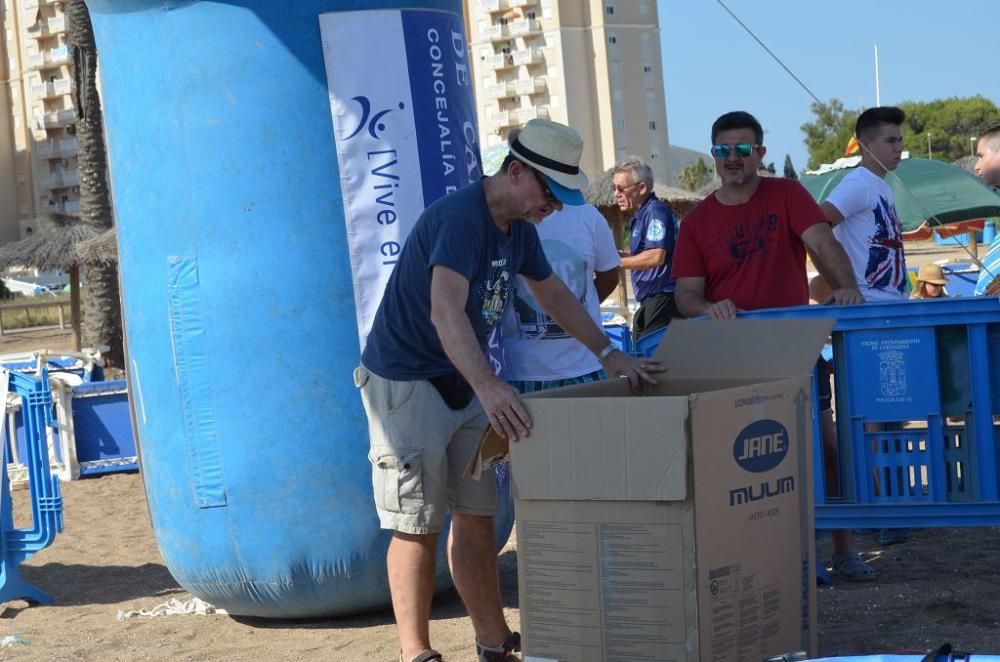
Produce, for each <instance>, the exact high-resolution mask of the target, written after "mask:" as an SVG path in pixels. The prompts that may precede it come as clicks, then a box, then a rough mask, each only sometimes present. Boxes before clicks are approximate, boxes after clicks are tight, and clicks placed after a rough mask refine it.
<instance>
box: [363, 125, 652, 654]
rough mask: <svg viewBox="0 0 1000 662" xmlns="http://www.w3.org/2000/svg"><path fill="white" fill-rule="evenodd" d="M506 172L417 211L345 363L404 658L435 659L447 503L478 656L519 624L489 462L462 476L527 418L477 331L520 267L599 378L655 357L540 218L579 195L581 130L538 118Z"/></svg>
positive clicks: (517, 136)
mask: <svg viewBox="0 0 1000 662" xmlns="http://www.w3.org/2000/svg"><path fill="white" fill-rule="evenodd" d="M509 143H510V144H509V149H510V153H509V155H508V156H507V158H506V160H505V161H504V163H503V165H502V166H501V169H500V172H498V173H497V174H495V175H493V176H492V177H486V178H484V179H482V180H481V181H479V182H476V183H474V184H471V185H469V186H467V187H465V188H463V189H461V190H459V191H456V192H455V193H453V194H451V195H449V196H446V197H444V198H442V199H441V200H438V201H437V202H435V203H434V204H432V205H431V206H430V207H428V208H427V209H426V210H425V211H424V213H423V214H422V215H421V216H420V218H419V219H418V220H417V223H416V225H415V226H414V228H413V230H412V232H411V234H410V236H409V238H408V239H407V241H406V244H405V246H404V248H403V251H402V253H401V255H400V260H399V263H398V264H397V265H396V268H395V270H394V271H393V274H392V276H391V277H390V279H389V283H388V285H387V286H386V291H385V294H384V296H383V298H382V302H381V305H380V306H379V309H378V312H377V313H376V315H375V320H374V322H373V325H372V330H371V332H370V334H369V335H368V338H367V343H366V346H365V349H364V352H363V354H362V357H361V366H359V367H358V369H357V370H356V371H355V384H357V386H358V387H359V388H360V389H361V396H362V400H363V402H364V405H365V412H366V414H367V416H368V427H369V434H370V441H371V447H370V448H371V449H370V452H369V459H370V460H371V463H372V483H373V488H374V495H375V506H376V510H377V512H378V517H379V521H380V523H381V526H382V528H384V529H391V530H393V531H394V534H393V538H392V541H391V542H390V544H389V552H388V556H387V565H388V571H389V587H390V590H391V592H392V605H393V611H394V613H395V616H396V626H397V630H398V633H399V640H400V648H401V651H400V658H401V659H402V660H405V661H406V662H413V661H414V660H418V661H419V662H431V661H433V660H440V659H441V656H440V654H439V653H437V652H436V651H434V650H433V649H432V648H431V645H430V635H429V620H430V609H431V598H432V596H433V592H434V577H435V568H434V564H435V552H436V549H437V540H438V534H439V533H440V532H441V530H442V528H443V526H444V519H445V514H446V513H447V512H449V511H450V512H451V514H452V521H451V545H450V554H449V559H450V561H451V573H452V578H453V579H454V581H455V587H456V588H457V589H458V593H459V595H460V596H461V597H462V601H463V602H464V603H465V606H466V608H467V609H468V610H469V616H470V617H471V619H472V624H473V627H474V628H475V631H476V648H477V656H478V659H479V660H481V661H484V662H493V661H499V660H507V659H508V658H509V655H510V653H511V652H512V651H514V650H518V649H519V645H520V635H518V634H517V633H512V632H511V630H510V628H509V627H508V626H507V623H506V620H505V619H504V615H503V608H502V604H501V601H500V591H499V582H498V578H497V569H496V549H495V543H496V541H495V539H494V537H495V534H494V528H493V514H494V511H495V508H496V483H495V481H494V480H493V477H494V474H493V472H492V470H490V471H486V472H484V474H486V475H485V476H484V479H482V480H478V481H476V480H471V479H466V478H464V477H463V471H464V469H465V467H466V465H467V464H468V462H469V460H470V459H471V458H472V455H473V453H475V452H476V450H477V448H478V442H479V439H480V437H481V435H482V432H483V429H484V428H485V427H486V426H487V425H492V427H493V429H494V430H495V431H496V432H497V433H499V434H501V435H503V436H505V437H506V438H507V439H509V440H510V441H517V440H519V439H520V438H522V437H527V436H528V434H529V430H530V428H531V418H530V417H529V416H528V412H527V410H526V409H525V407H524V404H523V403H522V402H521V400H520V399H519V397H518V394H517V391H515V390H514V388H513V387H511V386H510V385H509V384H507V383H506V382H505V381H503V380H501V379H499V378H498V377H497V376H496V374H495V373H494V371H493V369H492V368H491V366H490V363H489V362H488V360H487V357H486V343H487V339H488V338H489V337H490V334H491V332H492V331H493V329H494V327H495V326H496V324H497V322H498V321H499V320H500V318H501V316H502V315H503V312H504V310H505V308H506V306H507V304H508V302H509V301H510V299H511V293H512V285H513V279H514V278H516V277H517V275H518V274H520V275H523V276H524V277H525V281H526V283H527V285H528V289H529V290H530V291H531V294H532V296H534V298H535V300H536V301H537V302H538V303H539V305H540V306H541V307H542V309H543V310H544V311H545V312H546V313H547V314H548V315H549V316H550V317H552V318H553V319H554V320H556V321H557V322H558V323H559V325H560V326H561V327H562V328H563V329H565V330H566V331H568V332H569V333H570V334H572V335H573V336H574V337H575V338H576V339H577V340H579V341H580V342H581V343H583V345H585V346H586V347H587V348H588V349H589V350H590V351H591V352H593V353H594V354H595V355H596V356H597V357H598V359H599V360H600V362H601V367H602V368H603V369H604V370H605V372H606V374H608V375H611V376H615V377H619V378H627V379H628V380H629V382H630V383H631V384H632V386H633V388H636V387H638V385H639V382H640V381H642V380H645V381H648V382H653V381H654V380H653V378H652V377H651V376H650V374H649V373H651V372H659V371H662V367H661V366H660V365H659V363H658V362H656V361H651V360H648V359H647V360H644V361H643V362H642V363H640V362H639V361H638V360H636V359H634V358H632V357H629V356H626V355H625V354H623V353H621V352H619V351H616V350H615V347H614V345H613V344H611V343H610V341H609V339H608V337H607V336H606V335H605V334H604V332H603V331H602V329H601V328H600V327H599V326H598V325H597V324H595V323H594V321H593V320H592V319H591V317H590V315H589V314H588V313H587V311H586V310H585V309H584V308H583V306H582V305H581V304H580V303H579V301H577V299H576V297H575V296H574V295H573V293H572V292H571V291H570V290H569V289H568V288H567V287H566V285H564V284H563V282H562V281H561V280H560V279H559V277H558V276H556V275H555V274H553V273H552V269H551V267H550V266H549V263H548V261H547V260H546V258H545V254H544V253H543V252H542V249H541V245H540V242H539V240H538V234H537V232H536V230H535V227H534V224H535V223H540V222H541V221H542V219H543V218H544V217H545V216H546V215H548V214H549V213H551V212H552V211H554V210H556V209H561V208H562V206H563V204H583V202H584V200H583V195H582V194H581V192H580V190H581V189H582V188H584V187H585V186H586V185H587V178H586V176H585V175H584V174H583V173H582V172H581V171H580V167H579V163H580V154H581V152H582V150H583V142H582V140H581V139H580V136H579V135H578V134H577V132H576V131H574V130H573V129H571V128H569V127H567V126H563V125H561V124H557V123H555V122H549V121H548V120H532V121H531V122H529V123H528V124H527V125H526V126H525V127H524V129H522V130H521V131H517V132H512V133H511V137H510V141H509Z"/></svg>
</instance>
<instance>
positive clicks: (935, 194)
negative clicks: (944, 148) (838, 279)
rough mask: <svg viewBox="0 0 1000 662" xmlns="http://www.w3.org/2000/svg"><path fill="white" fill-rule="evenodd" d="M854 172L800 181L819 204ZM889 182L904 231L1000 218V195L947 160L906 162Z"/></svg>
mask: <svg viewBox="0 0 1000 662" xmlns="http://www.w3.org/2000/svg"><path fill="white" fill-rule="evenodd" d="M857 167H860V166H857ZM853 170H854V168H838V169H837V170H830V171H829V172H824V173H822V174H820V175H803V176H802V177H801V178H800V179H799V181H800V182H802V185H803V186H805V187H806V190H808V191H809V193H811V194H812V196H813V197H814V198H815V199H816V202H823V201H824V200H826V197H827V196H828V195H829V194H830V191H832V190H833V189H834V188H835V187H836V186H837V184H838V183H840V180H841V179H843V178H844V177H846V176H847V174H848V173H850V172H852V171H853ZM885 179H886V181H887V182H889V185H890V186H891V187H892V191H893V193H894V194H895V197H896V212H897V214H898V215H899V223H900V225H901V226H902V228H903V232H912V231H914V230H916V229H918V228H919V227H920V226H921V225H923V224H924V223H928V224H930V225H945V224H947V223H957V222H958V221H970V220H974V219H979V218H987V217H990V216H1000V194H997V193H996V191H994V190H993V189H991V188H990V187H988V186H986V185H985V184H983V183H982V182H981V181H979V179H978V178H977V177H976V176H975V175H973V174H972V173H970V172H966V171H965V170H963V169H961V168H959V167H956V166H953V165H951V164H950V163H945V162H944V161H934V160H929V159H903V160H902V161H900V163H899V167H898V168H896V170H895V171H893V172H890V173H889V174H888V175H886V178H885Z"/></svg>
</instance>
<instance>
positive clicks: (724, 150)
mask: <svg viewBox="0 0 1000 662" xmlns="http://www.w3.org/2000/svg"><path fill="white" fill-rule="evenodd" d="M754 147H757V145H752V144H750V143H737V144H735V145H712V156H714V157H715V158H717V159H728V158H729V155H730V154H732V152H733V150H734V149H735V150H736V156H739V157H740V158H743V157H746V156H750V155H751V154H752V153H753V150H754Z"/></svg>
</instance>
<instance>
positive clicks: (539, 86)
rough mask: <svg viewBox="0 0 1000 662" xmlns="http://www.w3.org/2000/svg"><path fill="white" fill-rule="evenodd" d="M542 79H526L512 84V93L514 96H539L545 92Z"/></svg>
mask: <svg viewBox="0 0 1000 662" xmlns="http://www.w3.org/2000/svg"><path fill="white" fill-rule="evenodd" d="M545 87H546V86H545V79H544V78H528V79H526V80H518V81H515V82H514V92H515V93H516V94H541V93H542V92H544V91H545Z"/></svg>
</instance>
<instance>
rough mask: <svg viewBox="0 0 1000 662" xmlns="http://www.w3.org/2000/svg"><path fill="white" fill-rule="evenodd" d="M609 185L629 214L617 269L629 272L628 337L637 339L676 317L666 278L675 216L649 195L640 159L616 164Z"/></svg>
mask: <svg viewBox="0 0 1000 662" xmlns="http://www.w3.org/2000/svg"><path fill="white" fill-rule="evenodd" d="M612 181H613V182H614V193H615V201H616V202H617V203H618V208H619V209H621V210H622V211H624V212H631V213H632V223H631V225H630V228H629V229H630V232H631V243H630V250H629V254H628V255H623V257H622V267H623V268H625V269H630V270H631V271H632V291H633V292H634V293H635V300H636V301H638V302H639V309H638V310H637V311H636V312H635V315H634V316H633V318H632V335H633V337H634V338H636V339H637V340H638V339H639V338H640V337H641V336H643V335H645V334H647V333H649V332H650V331H655V330H656V329H659V328H661V327H664V326H666V325H667V324H669V323H670V320H671V319H673V318H674V317H682V315H681V313H680V311H679V310H678V309H677V303H676V302H675V300H674V279H673V277H672V276H671V275H670V263H671V262H672V261H673V258H674V244H675V242H676V240H677V216H676V215H675V214H674V210H673V209H671V208H670V205H668V204H667V203H665V202H663V201H662V200H660V199H659V198H657V197H656V194H655V193H653V171H652V170H651V169H650V167H649V166H648V165H646V164H645V163H644V162H643V161H642V160H640V159H638V158H636V157H630V158H629V159H627V160H626V161H623V162H622V163H619V164H618V165H617V166H615V171H614V178H613V180H612Z"/></svg>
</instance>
